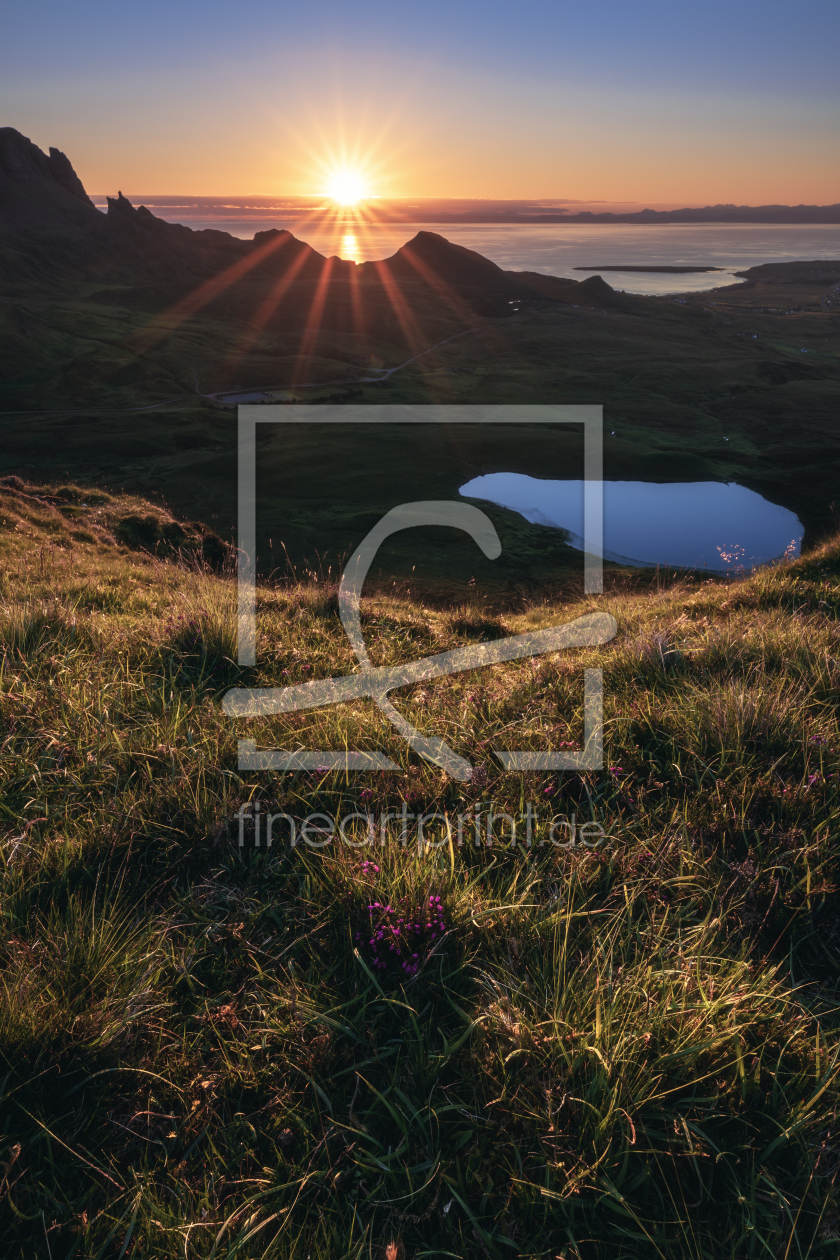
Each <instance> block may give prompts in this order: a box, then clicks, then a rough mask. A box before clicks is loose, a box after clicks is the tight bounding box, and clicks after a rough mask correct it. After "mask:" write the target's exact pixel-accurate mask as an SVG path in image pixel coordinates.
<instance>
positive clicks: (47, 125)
mask: <svg viewBox="0 0 840 1260" xmlns="http://www.w3.org/2000/svg"><path fill="white" fill-rule="evenodd" d="M838 48H840V4H838V3H837V0H796V2H795V3H791V2H789V0H760V2H757V0H725V2H723V0H705V2H704V3H702V4H700V3H693V2H692V3H689V2H687V0H635V3H632V4H631V3H628V0H598V2H597V3H590V4H582V3H581V2H580V0H548V2H543V0H520V2H519V3H517V4H511V3H510V0H504V3H502V2H501V0H425V2H424V0H415V2H414V3H411V4H406V3H402V2H401V0H357V2H356V3H354V4H351V5H348V4H347V3H346V2H343V3H338V2H337V0H307V3H306V4H301V3H299V2H297V3H295V4H287V3H282V4H281V3H270V2H269V0H238V2H237V3H236V4H231V3H230V0H225V3H221V2H220V0H200V2H199V0H144V3H143V4H141V5H126V4H122V3H120V2H119V0H116V3H115V0H107V2H105V0H76V2H75V3H74V4H72V5H70V4H68V3H67V0H5V2H4V5H3V20H2V39H0V125H2V126H12V127H16V128H17V129H18V130H19V131H22V132H23V133H24V135H27V136H29V137H30V139H32V140H34V141H35V143H36V144H38V145H40V146H41V147H42V148H43V149H47V148H48V147H49V146H50V145H55V146H56V147H57V148H59V149H62V150H63V151H64V152H65V153H67V155H68V156H69V158H70V160H71V161H72V162H73V165H74V166H75V168H76V170H77V171H78V173H79V175H80V176H81V179H82V181H83V183H84V184H85V186H86V188H87V189H88V191H90V192H93V193H100V194H102V193H111V194H113V193H115V192H116V190H117V189H122V190H123V191H124V192H126V193H129V194H131V193H138V192H140V193H146V194H151V193H157V194H193V195H205V196H226V195H230V196H240V195H245V194H263V195H284V194H293V193H294V194H308V193H313V194H316V193H322V192H324V190H325V188H326V187H327V186H328V185H329V183H330V179H331V177H332V175H333V174H334V172H335V170H336V169H338V168H345V167H346V168H350V169H352V170H355V171H357V172H359V173H360V175H361V176H362V178H363V181H364V183H365V185H366V188H367V190H368V191H369V192H370V193H371V194H372V195H375V196H380V197H426V196H428V197H486V198H551V199H560V200H562V201H564V202H565V201H567V202H568V204H569V205H571V204H572V203H573V202H575V201H579V202H585V203H586V204H587V205H589V206H591V205H592V204H593V203H596V202H604V203H613V202H622V203H639V204H644V205H651V206H666V205H671V206H682V205H709V204H716V203H718V202H724V203H728V202H734V203H736V204H750V205H759V204H770V203H782V204H800V203H806V204H822V205H825V204H831V203H836V202H840V75H838V73H837V65H838ZM605 208H606V207H605Z"/></svg>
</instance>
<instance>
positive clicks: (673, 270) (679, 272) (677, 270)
mask: <svg viewBox="0 0 840 1260" xmlns="http://www.w3.org/2000/svg"><path fill="white" fill-rule="evenodd" d="M573 270H574V271H664V272H666V273H667V274H668V275H671V276H683V275H685V274H686V273H687V272H689V271H723V270H724V268H723V267H622V266H617V265H616V266H610V267H575V268H573Z"/></svg>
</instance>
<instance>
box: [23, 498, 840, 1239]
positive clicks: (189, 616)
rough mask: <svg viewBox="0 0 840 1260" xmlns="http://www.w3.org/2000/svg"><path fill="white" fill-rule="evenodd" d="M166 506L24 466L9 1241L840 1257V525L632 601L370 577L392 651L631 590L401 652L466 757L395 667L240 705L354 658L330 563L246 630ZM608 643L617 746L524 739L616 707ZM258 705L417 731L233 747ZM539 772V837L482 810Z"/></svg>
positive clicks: (370, 602)
mask: <svg viewBox="0 0 840 1260" xmlns="http://www.w3.org/2000/svg"><path fill="white" fill-rule="evenodd" d="M127 518H137V519H139V520H141V521H145V522H146V524H145V525H144V526H143V527H142V529H141V531H140V534H141V535H142V533H143V530H146V531H150V534H149V537H151V534H154V540H153V541H154V544H155V546H157V551H158V554H157V555H155V554H154V546H152V547H149V546H148V539H146V538H145V535H143V536H139V535H138V531H137V530H136V529H135V530H134V532H131V531H128V532H127V527H125V526H124V525H123V524H122V523H123V522H124V521H125V520H126V519H127ZM172 525H173V522H172V519H171V518H170V517H169V516H168V514H166V513H165V512H163V510H162V509H160V508H157V507H153V506H151V505H149V504H146V503H143V502H142V501H140V500H133V499H125V498H122V497H120V496H116V497H108V496H98V497H96V496H94V495H93V493H92V492H90V491H80V490H78V488H77V487H72V486H64V487H61V486H55V487H47V488H43V487H42V488H39V489H35V488H33V487H31V486H28V485H25V484H23V483H14V484H11V485H6V486H0V679H1V680H2V681H0V723H1V724H2V727H1V729H0V886H2V900H0V906H1V907H2V916H3V922H2V930H0V1199H2V1204H3V1214H2V1223H0V1237H2V1246H3V1254H4V1255H8V1256H14V1257H18V1256H19V1257H21V1258H24V1257H25V1258H27V1260H28V1258H29V1257H31V1256H33V1255H50V1256H52V1257H54V1258H57V1257H70V1256H76V1257H86V1258H87V1257H91V1258H93V1257H110V1256H113V1257H119V1256H127V1255H130V1256H159V1257H166V1258H169V1257H175V1256H181V1255H184V1256H186V1257H188V1258H190V1260H191V1258H192V1257H196V1258H199V1257H208V1258H209V1257H211V1256H212V1257H229V1258H232V1257H242V1258H245V1257H267V1256H272V1257H273V1256H277V1257H300V1258H301V1260H304V1258H305V1257H310V1256H313V1257H314V1256H325V1257H326V1256H329V1257H332V1256H335V1257H344V1256H347V1257H351V1256H353V1257H356V1256H358V1257H362V1256H370V1257H372V1256H382V1255H385V1254H386V1248H388V1247H389V1245H393V1248H394V1250H392V1251H391V1252H390V1254H391V1255H392V1256H393V1255H394V1254H395V1253H397V1254H403V1255H405V1256H406V1257H420V1256H445V1255H452V1256H464V1257H467V1256H469V1257H472V1256H476V1257H478V1256H487V1255H490V1256H500V1257H501V1256H521V1257H537V1256H540V1257H558V1256H562V1257H564V1260H571V1258H572V1257H575V1258H580V1260H589V1258H593V1260H595V1258H597V1260H606V1258H609V1260H613V1257H640V1258H641V1257H645V1258H647V1257H651V1256H662V1257H668V1258H669V1260H670V1258H671V1257H686V1258H689V1257H691V1258H692V1260H693V1258H694V1257H698V1258H699V1257H739V1258H740V1257H746V1256H749V1257H752V1256H755V1257H759V1256H773V1257H777V1256H781V1257H788V1256H789V1257H791V1258H792V1257H794V1256H795V1257H805V1256H833V1255H836V1254H837V1247H838V1241H837V1239H838V1236H840V1212H838V1206H837V1190H836V1184H835V1183H836V1178H837V1172H838V1168H840V1162H838V1141H837V1136H838V1135H837V1126H838V1120H837V1103H838V1080H840V1039H839V1038H838V1031H840V1029H839V1028H838V1025H839V1024H840V1021H839V1020H838V1010H837V986H838V973H840V896H839V895H838V887H837V885H838V869H837V868H838V855H837V834H838V824H839V823H840V790H839V789H840V777H838V776H839V775H840V730H838V721H837V700H838V695H840V629H838V625H840V623H838V616H837V614H838V608H840V540H836V539H835V540H830V541H829V542H827V543H826V544H824V545H823V546H822V547H821V548H819V549H818V550H815V551H813V552H811V553H810V554H809V555H807V556H806V557H804V558H802V559H801V560H799V561H796V562H794V563H792V564H789V565H786V566H784V567H780V568H776V569H773V570H767V571H764V572H761V573H759V574H756V575H754V576H753V577H749V578H743V579H740V580H737V581H732V582H722V581H721V582H717V581H709V582H702V581H694V580H689V579H688V578H685V579H682V580H679V581H674V582H672V583H671V584H670V585H668V586H664V585H661V586H660V587H659V588H658V589H657V587H656V586H655V585H649V586H648V587H647V588H645V589H633V588H632V587H631V586H628V584H627V583H626V582H625V581H624V580H623V579H622V578H620V576H616V577H615V578H614V580H612V581H611V583H608V590H607V593H606V594H605V595H604V596H603V597H599V599H598V600H597V601H596V600H592V599H587V600H585V601H581V600H578V601H575V600H574V599H572V598H571V597H570V599H569V602H567V603H565V604H559V603H552V602H550V601H549V602H546V603H542V604H540V603H535V602H533V601H531V602H528V601H526V600H524V599H521V598H519V599H512V600H511V602H510V603H509V604H508V605H506V606H504V605H501V604H499V603H498V601H496V603H495V604H494V605H493V608H492V610H491V611H488V607H487V606H486V605H484V604H482V603H481V595H480V592H478V593H477V594H476V595H475V597H474V598H473V599H472V600H471V602H467V603H464V604H463V605H461V606H457V607H456V606H449V607H446V606H434V607H431V606H424V605H423V604H421V603H420V602H418V601H417V600H412V599H411V598H410V597H409V596H407V595H405V594H404V593H401V594H396V595H391V596H389V595H387V594H381V593H380V594H374V595H373V596H371V597H370V598H368V599H366V600H365V601H363V621H364V626H365V633H366V637H367V641H368V643H369V644H370V645H371V655H372V657H374V659H375V660H376V661H377V663H386V662H396V661H400V660H410V659H414V658H416V657H418V656H421V655H424V654H427V653H431V652H438V651H443V650H446V649H447V648H449V647H455V646H457V645H459V644H463V643H464V642H468V641H475V639H477V638H481V637H484V638H495V637H499V636H500V635H505V634H513V633H519V632H522V631H524V630H528V629H536V628H539V627H540V626H542V625H551V624H556V623H557V622H558V621H560V620H570V619H572V618H573V617H575V616H577V615H579V614H580V613H581V612H585V611H588V610H589V609H590V608H591V607H593V606H594V605H597V606H599V607H603V608H604V609H605V610H606V611H608V612H610V613H612V614H613V616H615V618H616V619H617V621H618V625H619V633H618V635H617V637H616V639H615V640H614V641H613V642H612V643H610V644H608V645H606V646H604V647H600V648H597V649H581V650H579V651H576V652H574V653H568V654H564V655H562V656H560V655H558V656H554V657H546V658H542V659H539V660H534V661H526V662H521V663H516V664H509V665H503V666H499V667H495V668H494V669H492V670H488V671H484V672H483V673H481V674H473V675H459V676H453V677H451V678H448V679H446V680H442V681H440V682H438V683H436V684H434V685H428V684H427V685H418V686H416V687H414V688H412V689H407V690H406V691H405V692H403V693H400V695H399V696H398V698H397V703H398V704H399V706H400V708H401V709H402V711H403V712H404V713H405V714H406V716H407V717H408V718H409V719H410V720H411V721H412V722H413V723H414V724H415V725H417V726H420V727H421V728H422V729H423V730H424V731H426V732H428V733H434V734H438V735H441V736H442V737H443V738H445V739H446V740H447V741H448V742H450V743H451V744H452V745H453V747H455V748H456V749H457V751H459V752H461V753H462V754H463V755H465V756H467V757H469V758H470V760H471V761H472V762H473V763H474V764H475V765H476V766H477V773H476V774H475V775H474V778H473V781H472V782H471V783H469V784H466V785H465V784H460V783H455V782H453V781H451V780H449V779H447V778H446V777H445V776H444V775H443V774H442V772H440V771H439V770H437V769H436V768H435V767H433V766H429V765H426V764H425V763H422V762H419V761H417V760H416V759H414V758H413V757H412V756H411V754H410V753H409V752H408V750H407V749H406V748H405V746H403V745H401V744H400V741H399V740H398V739H397V738H396V736H394V735H393V732H392V731H391V728H390V727H389V726H388V725H387V724H386V723H385V721H384V719H383V718H382V716H381V714H380V713H379V711H378V710H377V709H376V708H375V707H373V706H372V705H371V704H369V703H367V702H365V703H359V704H358V705H355V706H347V707H346V708H345V709H343V710H338V709H336V710H327V709H324V710H316V711H314V712H313V713H311V714H299V715H287V716H285V717H282V718H276V719H272V720H271V721H269V720H267V719H264V720H261V721H260V722H256V721H255V722H253V723H251V724H250V726H249V727H248V728H247V729H246V727H245V725H244V724H242V723H240V724H238V725H235V724H234V723H232V722H231V721H230V720H228V719H226V718H225V717H224V716H223V714H222V711H221V707H220V699H221V696H222V694H223V693H224V691H225V690H226V689H227V687H229V686H230V685H233V684H237V683H245V684H249V685H254V684H260V683H267V682H271V683H275V684H276V683H277V682H283V681H288V680H291V681H302V680H304V679H306V678H310V677H325V676H328V675H332V674H335V673H339V672H342V671H344V670H350V669H351V668H352V667H353V663H352V658H351V653H350V649H349V645H348V644H347V640H346V638H345V637H344V634H343V631H342V629H341V626H340V623H339V621H338V617H337V612H336V601H335V593H334V591H332V590H331V589H329V587H328V588H327V589H324V584H323V583H320V584H319V583H314V582H312V581H307V582H301V583H288V584H286V585H283V586H278V587H273V586H272V587H266V588H265V589H263V590H262V591H261V594H260V618H259V636H260V643H259V653H258V660H259V661H260V662H261V663H260V665H259V666H258V667H257V668H256V669H254V670H240V669H239V667H237V666H236V665H235V663H234V661H235V623H234V610H235V587H234V584H233V582H232V579H231V577H230V576H229V574H227V573H226V572H225V571H224V570H223V569H222V570H221V571H213V570H212V569H211V568H210V567H209V566H208V563H207V561H208V560H209V559H213V557H212V556H208V555H207V554H206V551H207V548H206V546H205V543H204V541H203V540H204V539H205V538H206V533H204V532H202V531H201V530H198V529H194V528H192V527H190V529H186V527H183V526H182V527H181V528H183V529H184V530H185V536H184V537H183V538H179V537H176V535H175V533H174V532H173V529H172ZM167 540H168V542H167ZM164 544H166V545H164ZM132 548H141V549H140V550H136V549H135V550H132ZM142 548H145V549H142ZM211 550H212V548H211ZM216 559H218V557H216ZM586 666H600V667H601V668H602V669H603V671H604V681H605V718H606V730H605V760H604V768H603V770H602V771H592V772H588V773H586V774H577V773H571V772H567V773H565V774H554V775H550V774H530V775H518V776H517V775H504V774H502V773H501V771H500V770H499V768H498V766H497V765H496V763H495V761H494V759H493V756H492V753H491V749H492V748H493V747H497V746H520V747H533V748H539V747H546V746H553V747H559V746H560V745H562V744H566V745H578V744H579V742H580V738H581V730H582V712H581V709H582V699H583V688H582V683H581V679H582V671H583V669H584V668H585V667H586ZM245 735H247V736H248V737H251V738H254V739H256V740H257V741H258V743H263V744H267V745H273V746H279V747H292V748H293V747H301V748H306V747H312V748H342V747H344V746H349V747H355V748H371V749H374V748H375V749H382V750H383V751H385V752H387V753H388V755H389V756H390V757H391V758H392V759H393V760H394V761H395V762H396V764H397V765H398V766H399V770H398V771H395V772H391V773H388V774H380V775H377V776H372V775H370V776H361V777H357V778H353V777H347V776H345V775H343V774H338V773H333V772H329V771H326V770H316V771H313V772H295V773H289V774H285V775H276V776H275V775H272V774H271V773H269V772H260V773H254V774H251V775H249V774H240V773H238V772H237V769H236V740H237V738H238V737H239V738H241V737H243V736H245ZM258 807H259V808H258ZM404 808H405V810H406V812H407V814H414V815H416V814H419V813H421V812H425V813H427V814H432V813H434V814H436V815H437V816H438V817H437V819H436V820H434V821H433V822H430V824H429V827H428V831H427V833H426V836H425V842H424V843H422V844H418V842H417V832H416V827H414V826H413V825H412V826H411V827H410V828H409V830H408V832H407V839H406V843H402V840H403V830H402V822H401V811H403V809H404ZM529 809H530V811H531V834H530V843H528V836H527V833H526V832H525V831H524V830H523V828H522V827H521V826H519V828H518V830H517V834H516V843H513V844H512V843H511V842H510V840H511V836H510V826H509V824H508V823H505V821H504V820H503V819H499V820H498V826H495V821H494V823H493V825H491V827H490V829H489V830H488V825H487V823H488V818H489V817H490V815H491V814H492V813H496V814H498V815H501V814H507V815H509V816H511V817H513V818H514V819H515V820H521V819H522V818H523V816H525V815H526V813H527V811H528V810H529ZM270 813H274V814H276V815H284V816H285V819H282V818H281V819H279V820H276V822H275V825H274V829H273V833H272V835H273V844H272V845H271V847H268V846H267V844H266V839H267V824H266V819H267V816H268V815H269V814H270ZM353 813H355V814H356V815H358V816H357V817H356V818H355V819H353V820H352V822H348V823H347V825H346V826H345V832H344V835H345V839H344V840H343V839H342V838H341V836H340V835H337V834H334V833H333V834H332V835H331V834H330V831H331V827H330V826H329V820H331V819H342V818H344V819H346V818H348V817H349V815H351V814H353ZM314 814H319V815H322V817H323V819H326V820H327V825H324V826H323V827H322V828H321V830H320V832H317V833H316V832H312V831H310V833H309V837H310V839H313V837H314V841H313V843H307V842H306V840H301V839H300V835H301V829H302V827H303V826H304V823H305V820H306V819H307V818H308V817H311V816H312V815H314ZM368 815H370V817H371V818H372V819H373V820H374V824H373V827H372V829H371V827H370V826H369V824H368V821H367V817H368ZM388 815H390V817H389V816H388ZM383 818H384V819H385V821H384V822H383V821H382V820H383ZM258 819H259V820H260V822H259V824H258V823H257V820H258ZM558 819H560V820H562V821H561V823H560V824H559V826H558V824H557V822H556V820H558ZM288 820H291V823H294V825H295V834H296V838H297V839H298V842H297V843H296V844H295V845H294V847H293V846H292V845H291V844H290V843H289V835H290V826H291V823H290V822H289V821H288ZM459 820H460V821H459ZM476 820H477V821H476ZM552 820H555V827H554V831H553V832H552V830H551V823H552ZM584 824H590V827H589V828H588V829H587V830H586V831H583V832H582V831H581V828H582V827H583V825H584ZM591 824H598V826H597V827H592V826H591ZM572 826H574V828H575V832H574V842H573V843H572ZM599 828H600V829H602V830H603V833H604V837H603V840H601V839H600V830H599ZM371 832H372V834H371ZM258 839H259V840H260V844H259V845H257V843H256V842H257V840H258ZM383 839H384V843H382V841H383ZM367 841H370V842H369V843H366V842H367ZM459 841H460V843H459Z"/></svg>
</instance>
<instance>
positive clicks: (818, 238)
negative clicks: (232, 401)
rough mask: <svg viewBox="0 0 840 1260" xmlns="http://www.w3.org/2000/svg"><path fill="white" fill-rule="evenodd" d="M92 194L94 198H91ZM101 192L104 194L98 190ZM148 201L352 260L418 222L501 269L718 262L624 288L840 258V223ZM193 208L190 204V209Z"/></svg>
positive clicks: (199, 220) (641, 278)
mask: <svg viewBox="0 0 840 1260" xmlns="http://www.w3.org/2000/svg"><path fill="white" fill-rule="evenodd" d="M99 200H100V199H99V198H97V202H98V201H99ZM102 200H103V201H104V199H102ZM147 204H148V205H149V208H150V209H152V210H153V212H154V213H155V214H157V215H159V217H160V218H163V219H168V220H169V221H170V222H173V223H184V224H186V226H187V227H191V228H195V229H200V228H208V227H212V228H218V229H219V230H221V231H223V232H230V233H231V234H232V235H233V236H239V237H242V238H244V239H249V240H250V239H251V238H252V237H253V235H254V233H255V232H258V231H264V230H265V229H266V228H272V227H277V228H287V229H288V230H289V231H290V232H294V234H295V235H296V236H298V237H300V238H301V239H302V240H305V241H308V242H309V244H310V245H312V247H313V248H314V249H317V250H318V251H319V252H320V253H322V254H325V255H327V256H328V257H329V256H330V255H332V254H338V256H339V257H341V258H352V259H353V260H354V261H355V262H368V261H370V260H371V259H378V258H388V257H389V256H390V255H391V254H393V253H395V252H396V251H397V250H398V249H399V248H400V246H401V245H404V244H405V242H406V241H408V240H410V239H411V238H412V236H414V235H415V233H416V232H418V231H429V232H440V234H441V235H442V236H445V237H446V238H447V239H448V240H450V241H455V242H457V243H458V244H459V245H464V246H466V248H467V249H474V250H476V251H477V252H478V253H479V254H483V255H484V256H485V258H491V259H492V260H493V262H495V263H498V265H499V266H500V267H504V268H505V269H506V270H509V271H539V272H542V273H543V274H545V275H552V276H568V277H569V278H571V279H574V280H582V279H585V278H586V273H585V272H580V271H576V270H575V268H576V267H585V266H597V267H604V266H608V265H613V266H615V265H621V264H629V265H631V266H644V265H659V266H678V265H680V264H682V265H686V266H694V267H702V266H709V267H722V268H723V271H721V272H709V273H706V274H702V275H686V276H678V275H677V276H675V275H656V274H653V275H639V274H634V273H632V272H630V273H624V274H622V273H621V272H612V273H607V274H606V276H605V278H606V280H607V281H608V283H609V284H611V285H612V286H613V288H616V289H624V290H626V292H628V293H688V292H698V291H702V290H703V289H710V288H715V287H718V286H720V285H723V284H737V283H738V280H737V277H736V276H735V274H734V273H735V272H736V271H743V270H744V269H745V268H747V267H753V266H756V265H757V264H758V263H769V262H795V261H796V260H805V259H809V260H810V259H815V258H835V259H836V258H840V225H817V226H802V225H799V224H782V225H771V226H765V225H762V226H754V225H743V224H727V223H724V224H713V223H712V224H707V223H704V224H696V225H695V224H692V225H688V226H686V225H683V224H663V225H660V224H657V225H653V226H648V225H647V224H577V223H569V224H565V223H557V224H554V223H541V224H533V225H531V224H507V223H505V224H481V225H479V224H476V225H462V224H458V225H453V224H448V223H446V224H434V223H423V224H410V223H400V224H393V223H388V224H374V225H371V224H369V223H363V222H361V221H356V222H354V221H353V220H352V219H347V220H345V221H344V222H343V223H337V224H336V225H335V226H334V227H331V228H324V227H322V226H320V225H319V226H317V227H316V226H313V224H312V223H311V222H302V221H300V220H296V219H293V218H288V217H286V218H284V217H273V216H272V215H271V213H270V212H269V213H265V211H264V210H263V211H261V212H255V210H254V209H251V208H246V207H245V206H244V205H243V207H242V209H241V212H240V214H239V215H237V210H238V209H239V207H237V205H236V204H235V203H231V202H228V203H227V204H226V205H224V206H223V205H221V204H219V206H213V207H212V208H211V207H209V206H205V207H202V211H201V213H200V214H196V209H197V208H196V207H195V206H185V207H184V208H183V210H180V211H179V207H177V206H172V205H164V204H158V205H156V204H155V202H154V199H153V198H150V199H149V200H148V202H147ZM190 211H192V213H190Z"/></svg>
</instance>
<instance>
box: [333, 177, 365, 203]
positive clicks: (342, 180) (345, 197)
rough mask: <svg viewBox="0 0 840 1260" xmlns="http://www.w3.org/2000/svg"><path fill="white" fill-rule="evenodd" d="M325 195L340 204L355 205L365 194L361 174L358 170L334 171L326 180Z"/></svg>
mask: <svg viewBox="0 0 840 1260" xmlns="http://www.w3.org/2000/svg"><path fill="white" fill-rule="evenodd" d="M327 195H328V196H329V197H331V198H332V200H333V201H337V202H338V204H339V205H341V206H355V205H356V203H357V202H359V201H362V200H363V199H364V198H365V197H366V196H367V195H368V190H367V186H366V184H365V180H364V178H363V176H362V175H361V174H360V173H359V172H358V171H353V170H346V169H345V170H340V171H334V172H333V173H332V174H331V175H330V177H329V179H328V181H327Z"/></svg>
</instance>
